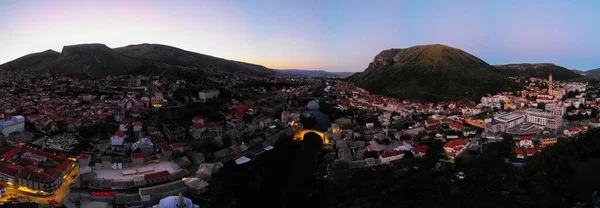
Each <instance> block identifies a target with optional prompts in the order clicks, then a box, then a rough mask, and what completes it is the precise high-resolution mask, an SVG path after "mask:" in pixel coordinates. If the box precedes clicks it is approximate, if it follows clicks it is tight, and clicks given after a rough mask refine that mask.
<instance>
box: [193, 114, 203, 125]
mask: <svg viewBox="0 0 600 208" xmlns="http://www.w3.org/2000/svg"><path fill="white" fill-rule="evenodd" d="M192 122H193V123H200V124H204V118H203V117H202V116H196V117H194V118H193V119H192Z"/></svg>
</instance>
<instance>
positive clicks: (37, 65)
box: [0, 43, 275, 76]
mask: <svg viewBox="0 0 600 208" xmlns="http://www.w3.org/2000/svg"><path fill="white" fill-rule="evenodd" d="M180 68H187V69H191V70H207V69H215V70H221V71H228V72H236V73H250V74H260V75H273V74H275V71H273V70H272V69H269V68H266V67H264V66H260V65H255V64H250V63H244V62H239V61H231V60H227V59H222V58H218V57H213V56H208V55H204V54H200V53H195V52H190V51H185V50H182V49H179V48H175V47H171V46H166V45H159V44H139V45H129V46H125V47H120V48H115V49H111V48H109V47H108V46H106V45H103V44H97V43H95V44H80V45H71V46H64V47H63V49H62V51H61V53H58V52H56V51H51V50H48V51H44V52H40V53H33V54H29V55H26V56H23V57H20V58H17V59H15V60H13V61H10V62H8V63H5V64H2V65H0V69H9V70H25V71H32V72H55V73H66V74H77V75H88V76H104V75H115V74H123V73H132V72H139V73H144V72H164V71H169V70H172V69H180Z"/></svg>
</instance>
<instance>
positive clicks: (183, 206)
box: [177, 192, 187, 208]
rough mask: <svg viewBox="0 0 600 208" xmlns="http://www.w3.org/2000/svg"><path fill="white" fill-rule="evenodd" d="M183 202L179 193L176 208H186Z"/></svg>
mask: <svg viewBox="0 0 600 208" xmlns="http://www.w3.org/2000/svg"><path fill="white" fill-rule="evenodd" d="M186 207H187V206H186V205H185V202H184V201H183V194H181V192H179V196H178V197H177V208H186Z"/></svg>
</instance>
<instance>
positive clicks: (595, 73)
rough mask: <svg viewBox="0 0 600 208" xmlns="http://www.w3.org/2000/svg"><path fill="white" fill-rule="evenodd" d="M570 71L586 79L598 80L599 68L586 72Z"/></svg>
mask: <svg viewBox="0 0 600 208" xmlns="http://www.w3.org/2000/svg"><path fill="white" fill-rule="evenodd" d="M571 71H573V72H575V73H578V74H580V75H583V76H585V77H588V78H594V79H600V68H597V69H591V70H587V71H582V70H577V69H571Z"/></svg>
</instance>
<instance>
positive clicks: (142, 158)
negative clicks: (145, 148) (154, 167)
mask: <svg viewBox="0 0 600 208" xmlns="http://www.w3.org/2000/svg"><path fill="white" fill-rule="evenodd" d="M131 162H132V163H133V166H136V165H144V164H145V163H146V153H143V152H140V153H133V154H131Z"/></svg>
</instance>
